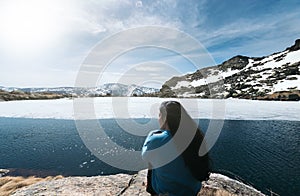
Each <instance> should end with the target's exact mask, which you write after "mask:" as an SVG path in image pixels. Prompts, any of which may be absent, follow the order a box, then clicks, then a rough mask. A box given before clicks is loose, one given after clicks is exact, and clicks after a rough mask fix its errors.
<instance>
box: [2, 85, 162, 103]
mask: <svg viewBox="0 0 300 196" xmlns="http://www.w3.org/2000/svg"><path fill="white" fill-rule="evenodd" d="M158 91H159V89H155V88H150V87H144V86H138V85H135V84H132V85H125V84H120V83H107V84H103V85H101V86H98V87H53V88H16V87H3V86H0V100H4V101H11V100H30V99H59V98H71V97H105V96H121V97H126V96H146V95H148V94H155V93H157V92H158Z"/></svg>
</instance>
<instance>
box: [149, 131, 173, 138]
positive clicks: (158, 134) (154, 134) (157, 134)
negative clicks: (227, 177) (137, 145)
mask: <svg viewBox="0 0 300 196" xmlns="http://www.w3.org/2000/svg"><path fill="white" fill-rule="evenodd" d="M169 136H170V133H169V131H167V130H162V129H157V130H153V131H150V133H149V134H148V140H150V141H155V140H164V139H166V138H168V137H169Z"/></svg>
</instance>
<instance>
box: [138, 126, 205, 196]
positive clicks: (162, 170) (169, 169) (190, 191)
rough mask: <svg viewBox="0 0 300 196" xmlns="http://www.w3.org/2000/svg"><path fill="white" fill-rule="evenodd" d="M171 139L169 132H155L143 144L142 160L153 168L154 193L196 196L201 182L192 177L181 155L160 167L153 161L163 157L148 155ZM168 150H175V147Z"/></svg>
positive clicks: (152, 182) (161, 155) (160, 155)
mask: <svg viewBox="0 0 300 196" xmlns="http://www.w3.org/2000/svg"><path fill="white" fill-rule="evenodd" d="M171 139H172V135H171V133H170V132H169V131H167V130H157V131H152V132H150V134H149V135H148V137H147V139H146V141H145V143H144V146H143V150H142V156H143V159H144V160H145V161H147V162H148V163H150V164H151V165H152V166H153V168H154V169H152V178H151V184H152V187H153V189H154V191H155V192H156V193H163V194H164V193H167V194H168V195H170V196H171V195H197V193H198V192H199V191H200V188H201V182H199V181H198V180H197V179H195V178H194V177H193V175H192V174H191V172H190V170H189V168H188V167H187V165H186V164H185V162H184V160H183V158H182V156H181V155H180V156H178V157H177V158H175V159H174V160H172V161H171V162H169V163H167V164H165V165H163V166H161V167H156V162H155V160H156V159H163V156H165V155H164V154H159V153H158V154H155V155H153V154H152V155H150V153H148V152H149V150H153V149H156V148H158V147H160V146H162V145H164V144H166V143H167V142H169V141H170V140H171ZM170 150H176V147H175V145H174V146H173V148H172V147H171V148H170ZM170 153H171V152H170ZM150 156H152V157H150ZM153 156H155V157H153Z"/></svg>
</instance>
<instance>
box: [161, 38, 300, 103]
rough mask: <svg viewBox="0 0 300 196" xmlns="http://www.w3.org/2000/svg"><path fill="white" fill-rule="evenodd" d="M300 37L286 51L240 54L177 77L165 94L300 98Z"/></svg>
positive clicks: (247, 97)
mask: <svg viewBox="0 0 300 196" xmlns="http://www.w3.org/2000/svg"><path fill="white" fill-rule="evenodd" d="M299 69H300V39H297V40H296V41H295V44H294V45H292V46H291V47H288V48H286V49H285V50H284V51H282V52H277V53H273V54H271V55H268V56H263V57H247V56H242V55H237V56H234V57H232V58H230V59H229V60H227V61H224V62H223V63H221V64H219V65H215V66H211V67H205V68H202V69H199V70H197V71H195V72H194V73H191V74H186V75H184V76H180V77H177V76H175V77H173V78H171V79H169V80H168V81H166V82H165V83H164V85H163V86H162V88H161V89H160V93H159V96H161V97H179V98H186V97H195V98H243V99H264V100H299V97H300V70H299Z"/></svg>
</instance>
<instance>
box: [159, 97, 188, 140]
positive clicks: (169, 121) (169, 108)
mask: <svg viewBox="0 0 300 196" xmlns="http://www.w3.org/2000/svg"><path fill="white" fill-rule="evenodd" d="M181 108H182V106H181V105H180V103H179V102H177V101H165V102H162V103H161V105H160V108H159V125H160V128H161V129H169V130H170V131H171V132H176V130H177V129H178V126H179V122H180V119H181ZM173 134H175V133H173Z"/></svg>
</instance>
